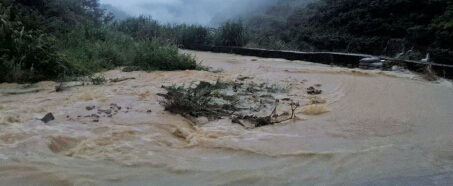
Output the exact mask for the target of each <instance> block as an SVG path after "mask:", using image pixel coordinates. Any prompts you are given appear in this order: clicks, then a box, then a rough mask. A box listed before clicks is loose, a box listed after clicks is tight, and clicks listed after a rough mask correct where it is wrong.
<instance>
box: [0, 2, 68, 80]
mask: <svg viewBox="0 0 453 186" xmlns="http://www.w3.org/2000/svg"><path fill="white" fill-rule="evenodd" d="M10 11H11V6H9V7H6V6H4V5H3V4H0V12H2V13H3V14H0V20H1V21H0V53H1V56H0V72H1V73H0V82H5V81H6V82H28V81H32V82H35V81H40V80H46V79H55V78H57V77H58V76H59V75H60V74H61V73H63V72H65V71H69V70H70V69H69V65H68V64H67V62H66V61H65V59H64V58H62V57H61V56H60V55H59V53H58V51H57V48H56V47H55V46H56V42H57V41H56V39H55V38H54V37H52V36H50V35H47V34H44V33H42V32H41V31H39V30H26V29H25V27H24V26H23V25H22V23H21V22H19V21H12V19H11V17H10ZM16 19H18V18H17V17H16Z"/></svg>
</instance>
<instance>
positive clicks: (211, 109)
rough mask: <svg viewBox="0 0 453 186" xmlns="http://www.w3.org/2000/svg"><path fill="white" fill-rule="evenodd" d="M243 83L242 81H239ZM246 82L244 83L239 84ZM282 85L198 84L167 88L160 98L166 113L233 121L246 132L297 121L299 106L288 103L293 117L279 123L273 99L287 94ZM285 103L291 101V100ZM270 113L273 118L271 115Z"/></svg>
mask: <svg viewBox="0 0 453 186" xmlns="http://www.w3.org/2000/svg"><path fill="white" fill-rule="evenodd" d="M239 79H242V78H239ZM239 81H243V80H239ZM278 87H282V86H279V85H267V84H265V83H263V84H254V83H251V84H248V85H246V84H245V83H243V82H222V81H220V80H217V82H216V83H213V84H211V83H208V82H203V81H202V82H199V84H198V85H196V86H193V85H191V86H188V87H185V86H175V85H173V86H168V87H165V86H163V88H165V89H166V90H167V93H166V94H159V96H161V97H163V98H164V99H162V100H160V103H161V105H163V106H164V107H165V110H166V111H169V112H171V113H174V114H180V115H182V116H185V117H188V118H189V119H193V118H197V117H207V118H208V119H210V120H215V119H221V118H223V117H231V118H232V122H233V123H237V124H240V125H242V126H244V127H246V128H248V127H250V126H251V127H261V126H266V125H272V124H276V123H280V122H283V121H287V120H289V119H292V118H294V117H295V115H294V111H295V110H296V109H297V108H298V107H299V104H298V103H294V102H292V101H291V103H289V102H288V105H290V106H291V109H292V111H293V113H292V114H291V115H289V114H288V116H290V118H286V119H283V120H281V119H278V118H279V115H278V114H276V113H275V111H276V107H277V105H278V104H276V102H278V100H277V99H275V98H274V95H277V94H282V93H287V91H288V89H289V88H278ZM286 101H290V99H289V98H288V99H287V100H286ZM269 113H270V115H269Z"/></svg>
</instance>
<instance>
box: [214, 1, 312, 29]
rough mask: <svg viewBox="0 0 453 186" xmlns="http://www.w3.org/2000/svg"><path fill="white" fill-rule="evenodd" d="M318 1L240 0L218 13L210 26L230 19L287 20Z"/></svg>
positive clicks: (215, 25)
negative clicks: (296, 11) (296, 12)
mask: <svg viewBox="0 0 453 186" xmlns="http://www.w3.org/2000/svg"><path fill="white" fill-rule="evenodd" d="M316 1H318V0H249V1H245V2H244V1H241V0H239V1H237V2H236V3H232V4H231V5H230V7H227V8H225V10H223V11H222V12H219V13H217V14H216V15H215V16H214V17H213V18H212V19H211V21H210V22H209V24H208V26H211V27H218V26H220V25H221V24H222V23H223V22H225V21H227V20H230V19H232V20H235V19H242V20H244V21H246V22H249V21H253V19H259V18H260V17H272V18H274V19H275V18H278V19H280V18H281V19H286V18H288V17H289V16H291V15H292V13H293V12H294V10H296V9H299V8H302V7H305V6H306V5H307V4H309V3H313V2H316Z"/></svg>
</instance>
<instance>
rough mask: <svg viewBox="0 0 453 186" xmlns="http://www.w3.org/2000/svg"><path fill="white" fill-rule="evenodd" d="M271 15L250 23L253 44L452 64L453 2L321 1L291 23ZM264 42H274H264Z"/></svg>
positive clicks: (294, 16)
mask: <svg viewBox="0 0 453 186" xmlns="http://www.w3.org/2000/svg"><path fill="white" fill-rule="evenodd" d="M269 11H270V12H266V15H270V17H271V18H268V19H267V20H265V19H262V20H260V19H256V18H254V19H250V20H249V24H250V25H251V26H252V28H253V33H254V35H255V37H254V38H255V41H254V42H255V43H258V44H259V45H260V46H263V47H266V48H275V45H277V48H278V44H280V45H282V44H284V45H283V47H287V48H292V49H298V50H303V51H341V52H357V53H367V54H374V55H388V56H391V57H393V56H395V55H397V54H398V53H399V54H400V56H401V57H403V58H406V59H414V60H420V59H422V58H425V56H426V54H428V53H429V54H430V56H431V59H432V60H433V61H435V62H438V63H447V64H452V62H451V61H452V60H451V59H453V53H452V47H453V3H452V1H449V0H427V1H413V0H322V1H318V2H316V3H312V4H310V5H308V6H307V7H303V8H299V9H297V10H296V11H294V12H293V13H292V15H290V17H289V18H288V19H281V16H277V15H275V14H278V13H279V12H280V11H278V10H274V11H272V9H269ZM272 19H273V20H272ZM269 20H272V21H269ZM267 24H269V26H263V25H267ZM256 25H258V27H257V26H256ZM256 27H257V28H258V29H257V28H256ZM263 38H272V39H273V40H274V42H268V43H266V42H262V40H263ZM276 42H277V44H276ZM403 52H404V54H402V53H403ZM401 54H402V55H401Z"/></svg>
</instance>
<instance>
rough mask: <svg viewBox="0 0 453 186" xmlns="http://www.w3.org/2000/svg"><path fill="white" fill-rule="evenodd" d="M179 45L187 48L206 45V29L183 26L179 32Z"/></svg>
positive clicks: (195, 26)
mask: <svg viewBox="0 0 453 186" xmlns="http://www.w3.org/2000/svg"><path fill="white" fill-rule="evenodd" d="M180 32H181V39H180V43H181V44H182V45H183V46H185V47H189V46H191V45H197V44H198V45H203V44H208V29H207V28H205V27H203V26H200V25H190V26H187V25H184V26H183V27H182V28H181V30H180Z"/></svg>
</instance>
